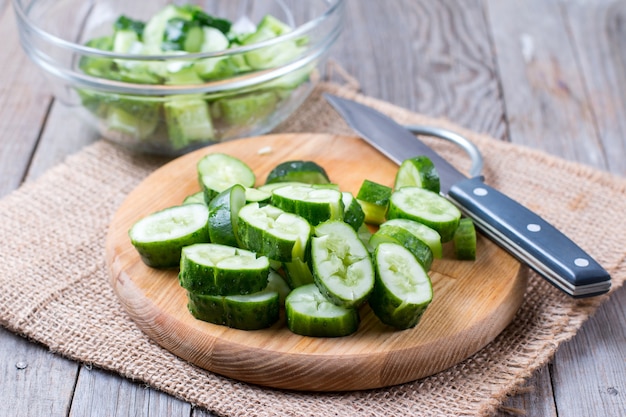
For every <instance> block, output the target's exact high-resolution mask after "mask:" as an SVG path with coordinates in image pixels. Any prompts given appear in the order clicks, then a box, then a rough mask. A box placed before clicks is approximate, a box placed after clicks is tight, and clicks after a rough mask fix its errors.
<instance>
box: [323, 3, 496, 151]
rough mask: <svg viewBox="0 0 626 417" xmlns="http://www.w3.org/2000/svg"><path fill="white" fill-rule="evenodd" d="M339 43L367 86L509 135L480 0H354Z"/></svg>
mask: <svg viewBox="0 0 626 417" xmlns="http://www.w3.org/2000/svg"><path fill="white" fill-rule="evenodd" d="M335 50H336V51H337V52H336V53H335V54H334V56H335V57H336V60H337V61H338V62H339V64H341V66H342V67H343V68H344V69H345V70H346V71H347V72H348V73H350V74H351V75H352V76H353V77H355V78H356V79H357V80H358V81H359V82H360V83H361V86H362V90H363V92H364V93H365V94H367V95H369V96H372V97H377V98H381V99H383V100H387V101H390V102H392V103H394V104H397V105H399V106H402V107H405V108H408V109H411V110H414V111H417V112H420V113H423V114H427V115H430V116H435V117H445V118H448V119H450V120H452V121H454V122H456V123H458V124H460V125H463V126H465V127H467V128H470V129H473V130H475V131H478V132H484V133H488V134H490V135H492V136H494V137H496V138H501V139H502V138H504V137H505V133H506V126H505V124H504V119H503V114H504V109H503V107H502V100H501V98H500V91H499V85H498V82H497V77H496V75H497V74H496V71H495V67H494V65H495V63H494V58H493V54H492V51H491V45H490V39H489V33H488V31H487V24H486V21H485V17H484V13H483V7H482V2H481V1H480V0H469V1H467V0H450V1H429V0H395V1H392V2H359V1H348V2H347V18H346V26H345V30H344V33H343V38H342V40H341V42H340V43H339V44H338V45H337V46H336V48H335Z"/></svg>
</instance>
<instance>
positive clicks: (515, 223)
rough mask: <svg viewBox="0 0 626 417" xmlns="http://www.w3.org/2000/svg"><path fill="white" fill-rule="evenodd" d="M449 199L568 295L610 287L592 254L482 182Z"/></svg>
mask: <svg viewBox="0 0 626 417" xmlns="http://www.w3.org/2000/svg"><path fill="white" fill-rule="evenodd" d="M448 197H449V198H450V200H452V201H453V202H454V203H455V204H456V205H458V207H459V208H460V209H461V211H462V212H463V213H464V214H465V215H466V216H468V217H470V218H471V219H472V220H474V223H475V224H476V226H477V228H478V229H480V230H481V231H482V232H483V233H484V234H485V235H487V236H489V237H490V238H492V239H493V240H494V241H496V242H497V243H500V244H501V245H502V246H503V247H505V248H507V249H508V250H509V251H510V252H511V253H512V254H513V255H515V256H516V257H517V258H518V259H519V260H521V261H523V262H525V263H526V264H528V265H529V266H530V267H531V268H533V269H534V270H535V271H537V273H539V274H540V275H541V276H543V277H544V278H546V279H547V280H548V281H549V282H550V283H551V284H553V285H555V286H556V287H558V288H560V289H561V290H563V291H564V292H566V293H567V294H569V295H571V296H573V297H576V298H579V297H590V296H594V295H600V294H603V293H605V292H607V291H608V290H609V288H610V287H611V277H610V276H609V274H608V272H607V271H605V270H604V268H602V267H601V266H600V265H599V264H598V263H597V262H596V261H595V260H594V259H593V258H592V257H591V256H590V255H589V254H587V253H586V252H585V251H584V250H582V249H581V248H580V247H579V246H578V245H576V244H575V243H574V242H572V241H571V240H570V239H569V238H568V237H567V236H565V235H564V234H563V233H561V232H559V231H558V230H557V229H556V228H555V227H554V226H552V225H550V224H549V223H548V222H546V221H545V220H544V219H542V218H541V217H540V216H539V215H537V214H535V213H533V212H532V211H530V210H529V209H527V208H526V207H524V206H523V205H521V204H520V203H518V202H516V201H514V200H513V199H511V198H509V197H507V196H506V195H504V194H502V193H501V192H499V191H497V190H496V189H494V188H492V187H490V186H488V185H486V184H485V183H484V182H483V181H482V178H481V177H475V178H471V179H468V180H463V181H460V182H458V183H456V184H454V185H453V186H452V187H451V189H450V191H449V192H448Z"/></svg>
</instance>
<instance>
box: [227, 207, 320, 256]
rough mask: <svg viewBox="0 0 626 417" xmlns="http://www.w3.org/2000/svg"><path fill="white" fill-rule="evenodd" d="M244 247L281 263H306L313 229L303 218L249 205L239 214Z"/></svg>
mask: <svg viewBox="0 0 626 417" xmlns="http://www.w3.org/2000/svg"><path fill="white" fill-rule="evenodd" d="M238 234H239V241H240V242H241V244H242V246H243V247H245V248H247V249H249V250H251V251H254V252H257V253H259V254H261V255H265V256H267V257H268V258H270V259H274V260H277V261H281V262H291V261H292V260H293V259H296V258H300V259H306V257H305V254H306V250H307V246H308V242H309V237H310V236H311V226H310V225H309V223H308V222H307V221H306V220H305V219H303V218H302V217H300V216H298V215H296V214H293V213H287V212H285V211H283V210H281V209H279V208H277V207H274V206H271V205H266V206H263V207H260V206H259V204H258V203H249V204H247V205H245V206H244V207H243V208H242V209H241V210H240V211H239V219H238Z"/></svg>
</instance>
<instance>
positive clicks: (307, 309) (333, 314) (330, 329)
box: [285, 284, 359, 337]
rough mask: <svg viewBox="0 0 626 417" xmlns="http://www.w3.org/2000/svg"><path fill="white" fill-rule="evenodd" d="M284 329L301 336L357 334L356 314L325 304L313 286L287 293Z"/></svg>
mask: <svg viewBox="0 0 626 417" xmlns="http://www.w3.org/2000/svg"><path fill="white" fill-rule="evenodd" d="M285 311H286V315H287V327H288V328H289V330H291V331H292V332H294V333H296V334H299V335H302V336H313V337H341V336H347V335H349V334H352V333H354V332H356V331H357V329H358V327H359V313H358V311H357V310H356V309H353V308H344V307H339V306H337V305H335V304H333V303H331V302H330V301H328V300H327V299H326V298H325V297H324V296H323V295H322V293H321V292H320V290H319V289H318V288H317V287H316V286H315V284H309V285H304V286H302V287H298V288H296V289H295V290H293V291H291V292H290V293H289V295H288V296H287V299H286V300H285Z"/></svg>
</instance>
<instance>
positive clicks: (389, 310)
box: [368, 243, 433, 329]
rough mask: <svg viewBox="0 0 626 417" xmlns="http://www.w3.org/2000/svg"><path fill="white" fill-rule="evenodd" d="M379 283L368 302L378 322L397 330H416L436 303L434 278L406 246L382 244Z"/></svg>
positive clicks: (377, 257)
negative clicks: (432, 283)
mask: <svg viewBox="0 0 626 417" xmlns="http://www.w3.org/2000/svg"><path fill="white" fill-rule="evenodd" d="M374 264H375V266H376V281H375V283H374V289H373V291H372V294H371V295H370V298H369V300H368V303H369V306H370V307H371V309H372V311H373V312H374V314H375V315H376V317H378V319H379V320H380V321H381V322H383V323H385V324H387V325H389V326H392V327H395V328H397V329H409V328H411V327H415V326H416V325H417V323H418V322H419V320H420V318H421V317H422V314H424V311H425V310H426V308H427V307H428V305H429V304H430V302H431V301H432V297H433V289H432V285H431V282H430V278H429V276H428V274H427V273H426V271H425V270H424V268H423V267H422V265H421V264H420V263H419V262H418V261H417V259H416V258H415V256H414V255H413V254H412V253H411V252H410V251H409V250H408V249H406V248H405V247H403V246H402V245H398V244H395V243H381V244H379V245H378V247H377V248H376V251H375V252H374Z"/></svg>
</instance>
